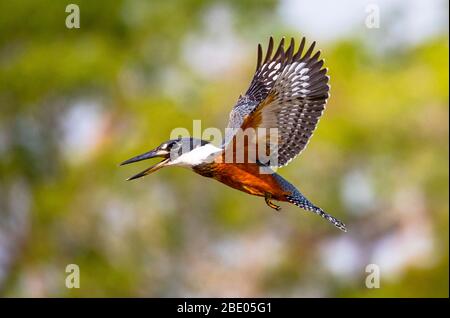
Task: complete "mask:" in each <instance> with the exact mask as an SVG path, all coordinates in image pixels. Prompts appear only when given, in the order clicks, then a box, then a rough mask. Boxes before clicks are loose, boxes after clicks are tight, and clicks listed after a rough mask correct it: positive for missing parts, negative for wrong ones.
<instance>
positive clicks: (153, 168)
mask: <svg viewBox="0 0 450 318" xmlns="http://www.w3.org/2000/svg"><path fill="white" fill-rule="evenodd" d="M160 157H162V158H164V160H163V161H161V162H159V163H157V164H156V165H153V166H151V167H150V168H148V169H145V170H144V171H142V172H139V173H138V174H136V175H134V176H132V177H130V178H128V179H127V180H134V179H137V178H141V177H143V176H146V175H148V174H150V173H152V172H155V171H156V170H159V169H161V168H162V167H164V166H165V165H166V164H167V163H168V162H169V161H170V156H169V153H168V152H167V151H164V150H159V149H155V150H151V151H149V152H146V153H144V154H142V155H139V156H136V157H133V158H131V159H128V160H125V161H124V162H122V163H121V164H120V165H121V166H123V165H127V164H129V163H133V162H137V161H142V160H147V159H151V158H160Z"/></svg>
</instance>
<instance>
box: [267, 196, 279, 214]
mask: <svg viewBox="0 0 450 318" xmlns="http://www.w3.org/2000/svg"><path fill="white" fill-rule="evenodd" d="M264 199H265V200H266V204H267V205H268V206H270V207H271V208H272V209H275V210H277V211H280V210H281V206H279V205H276V204H275V203H273V202H272V200H271V199H272V196H271V195H270V194H266V195H265V197H264Z"/></svg>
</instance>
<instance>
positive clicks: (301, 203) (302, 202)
mask: <svg viewBox="0 0 450 318" xmlns="http://www.w3.org/2000/svg"><path fill="white" fill-rule="evenodd" d="M286 199H287V200H288V201H289V202H290V203H292V204H295V205H296V206H298V207H300V208H302V209H304V210H307V211H311V212H314V213H316V214H318V215H320V216H321V217H323V218H324V219H326V220H328V222H330V223H332V224H333V225H334V226H336V227H337V228H338V229H340V230H342V231H344V232H347V228H346V227H345V224H344V223H342V222H341V221H339V220H338V219H336V218H335V217H334V216H331V215H330V214H328V213H326V212H325V211H324V210H322V209H321V208H319V207H317V206H315V205H314V204H312V203H311V202H309V201H308V199H306V198H305V197H304V196H303V195H301V194H298V195H292V196H291V195H288V196H286Z"/></svg>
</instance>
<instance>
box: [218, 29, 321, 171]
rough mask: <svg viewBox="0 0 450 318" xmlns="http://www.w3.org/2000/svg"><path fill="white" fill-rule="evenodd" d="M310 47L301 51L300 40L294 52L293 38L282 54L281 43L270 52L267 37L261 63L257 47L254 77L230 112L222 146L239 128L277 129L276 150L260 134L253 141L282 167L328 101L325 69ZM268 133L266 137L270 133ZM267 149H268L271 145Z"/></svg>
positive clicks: (301, 146)
mask: <svg viewBox="0 0 450 318" xmlns="http://www.w3.org/2000/svg"><path fill="white" fill-rule="evenodd" d="M314 46H315V42H313V43H312V44H311V46H310V47H309V48H308V49H307V50H305V38H302V40H301V42H300V46H299V47H298V49H297V50H295V49H294V47H295V43H294V39H291V42H290V44H289V47H288V48H287V49H284V38H283V39H282V40H281V42H280V44H279V46H278V48H277V49H276V51H275V53H273V51H274V43H273V39H272V37H271V38H270V41H269V46H268V49H267V53H266V55H265V58H264V60H263V53H262V48H261V45H258V62H257V66H256V72H255V75H254V77H253V80H252V82H251V84H250V87H249V89H248V90H247V92H246V93H245V95H244V96H241V97H240V98H239V100H238V102H237V104H236V105H235V106H234V107H233V110H232V111H231V113H230V119H229V123H228V127H227V130H226V135H225V141H224V147H227V145H228V144H229V143H230V142H231V141H233V139H235V137H236V134H237V133H236V132H237V131H238V130H239V129H242V130H244V131H245V130H246V129H248V128H253V129H255V130H257V129H258V128H266V129H265V131H266V134H269V133H270V131H273V130H270V129H271V128H277V129H278V131H277V135H276V143H277V145H276V148H275V151H272V149H273V148H270V145H271V144H273V139H272V141H270V140H271V139H270V138H271V137H270V136H265V139H264V142H261V141H260V140H261V139H260V137H261V136H260V135H258V137H257V138H255V139H253V142H255V143H256V144H257V147H264V148H266V149H265V150H266V154H270V156H272V158H274V156H275V157H276V158H275V159H276V161H272V162H276V166H278V167H281V166H285V165H287V164H288V163H289V162H290V161H291V160H292V159H293V158H295V157H296V156H297V155H298V154H299V153H300V152H301V151H302V150H303V149H304V148H305V147H306V145H307V143H308V141H309V139H310V137H311V135H312V134H313V132H314V129H315V128H316V125H317V123H318V121H319V118H320V116H321V115H322V112H323V110H324V109H325V105H326V102H327V98H328V97H329V94H328V91H329V85H328V80H329V77H328V76H327V69H326V68H322V67H323V63H324V62H323V60H322V59H320V58H319V56H320V51H317V52H316V53H315V54H313V51H314ZM270 134H271V133H270ZM272 146H273V145H272Z"/></svg>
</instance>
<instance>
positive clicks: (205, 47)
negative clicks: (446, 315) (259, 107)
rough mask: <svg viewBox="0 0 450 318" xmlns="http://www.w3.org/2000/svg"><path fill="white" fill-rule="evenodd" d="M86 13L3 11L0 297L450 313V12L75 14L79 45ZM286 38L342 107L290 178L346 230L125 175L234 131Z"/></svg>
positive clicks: (165, 175)
mask: <svg viewBox="0 0 450 318" xmlns="http://www.w3.org/2000/svg"><path fill="white" fill-rule="evenodd" d="M69 3H70V2H67V1H50V0H47V1H1V2H0V110H1V112H0V295H3V296H10V297H11V296H19V297H22V296H30V297H47V296H57V297H59V296H61V297H87V296H100V297H104V296H139V297H156V296H162V297H168V296H287V297H348V296H356V297H413V296H414V297H417V296H423V297H431V296H440V297H448V287H449V286H448V281H449V277H448V273H449V267H448V251H449V219H448V216H449V196H448V191H449V170H448V165H449V148H448V142H449V139H448V137H449V135H448V134H449V131H448V127H449V123H448V115H449V108H448V102H449V99H448V84H449V76H448V74H449V73H448V70H449V69H448V67H449V65H448V54H449V43H448V2H447V1H444V0H442V1H439V0H435V1H425V0H423V1H422V0H414V1H400V0H396V1H387V0H371V1H370V2H369V1H359V0H346V1H343V2H342V1H339V2H338V1H332V0H327V1H323V0H322V1H295V0H280V1H272V0H262V1H205V0H188V1H172V0H165V1H138V0H122V1H87V0H86V1H82V0H78V1H76V2H75V3H76V4H78V5H79V7H80V11H81V12H80V14H81V27H80V28H79V29H67V28H66V26H65V19H66V16H67V15H68V13H66V12H65V8H66V5H68V4H69ZM369 3H371V4H375V5H377V6H378V8H379V9H380V27H379V28H367V27H366V25H365V19H366V18H367V15H368V14H369V13H368V12H366V10H367V9H368V7H367V5H368V4H369ZM270 35H273V36H274V37H275V39H277V40H279V39H280V38H281V36H287V37H290V36H294V37H296V38H300V37H301V36H303V35H305V36H307V38H308V39H309V41H310V42H311V41H312V40H316V41H318V47H319V48H321V49H322V51H323V57H324V58H325V60H326V66H327V67H328V68H329V73H330V76H331V98H330V100H329V103H328V108H327V110H326V112H325V113H324V116H323V117H322V120H321V122H320V124H319V126H318V129H317V130H316V133H315V134H314V136H313V138H312V142H311V143H310V144H309V146H308V148H307V149H306V151H305V152H303V154H302V155H301V157H299V158H298V159H297V160H295V161H294V162H292V163H291V164H290V165H289V166H288V167H286V168H283V169H282V170H279V171H278V172H279V173H280V174H281V175H283V176H284V177H286V178H287V179H288V180H290V181H291V182H292V183H293V184H295V185H297V186H298V187H299V188H300V189H301V191H302V192H303V193H304V194H305V195H306V196H308V197H309V198H310V199H311V200H312V201H313V202H315V203H317V204H318V205H319V206H321V207H322V208H324V209H325V210H327V211H329V212H330V213H332V214H334V215H336V216H337V217H339V218H340V219H342V220H343V221H344V222H345V223H346V224H347V225H348V228H349V232H348V233H347V234H344V233H341V232H340V231H338V230H337V229H336V228H334V227H333V226H330V224H328V223H327V222H325V221H324V220H323V219H321V218H319V217H317V216H315V215H313V214H311V213H307V212H304V211H303V210H300V209H298V208H296V207H294V206H287V205H286V204H284V205H283V210H282V211H281V212H280V213H275V212H274V211H273V210H271V209H269V208H268V207H267V206H266V205H265V203H264V200H262V199H261V198H257V197H252V196H248V195H246V194H244V193H240V192H238V191H235V190H232V189H229V188H226V187H225V186H223V185H221V184H220V183H218V182H215V181H213V180H208V179H206V178H202V177H200V176H197V175H194V174H193V173H191V172H189V171H187V170H184V169H180V168H173V169H164V170H161V171H159V172H158V173H155V174H153V175H151V176H149V177H146V178H143V179H142V180H138V181H136V182H126V181H125V179H126V177H128V176H130V175H132V174H133V173H135V172H137V171H140V170H142V169H144V168H146V167H147V166H148V165H149V163H148V162H145V163H139V164H136V165H135V166H127V167H121V168H119V167H118V163H119V162H121V161H122V160H124V159H128V158H129V157H131V156H133V155H136V154H138V153H142V152H144V151H147V150H149V149H151V148H153V147H154V146H156V145H158V144H159V143H160V142H162V141H165V140H167V139H168V138H169V135H170V132H171V130H172V129H173V128H176V127H186V128H188V129H191V127H192V120H193V119H201V120H202V126H203V128H207V127H225V125H226V123H227V118H228V112H229V111H230V109H231V107H232V106H233V105H234V102H235V101H236V100H237V97H238V96H239V94H241V93H243V92H245V90H246V88H247V86H248V84H249V81H250V79H251V77H252V74H253V71H254V67H255V63H256V45H257V43H259V42H261V43H262V44H263V46H265V45H267V42H268V37H269V36H270ZM72 263H74V264H78V265H79V266H80V270H81V288H79V289H67V288H66V287H65V278H66V273H65V268H66V265H67V264H72ZM371 263H374V264H377V265H378V266H379V267H380V271H381V272H380V273H381V286H380V288H379V289H368V288H366V286H365V278H366V275H367V273H365V267H366V265H367V264H371Z"/></svg>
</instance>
